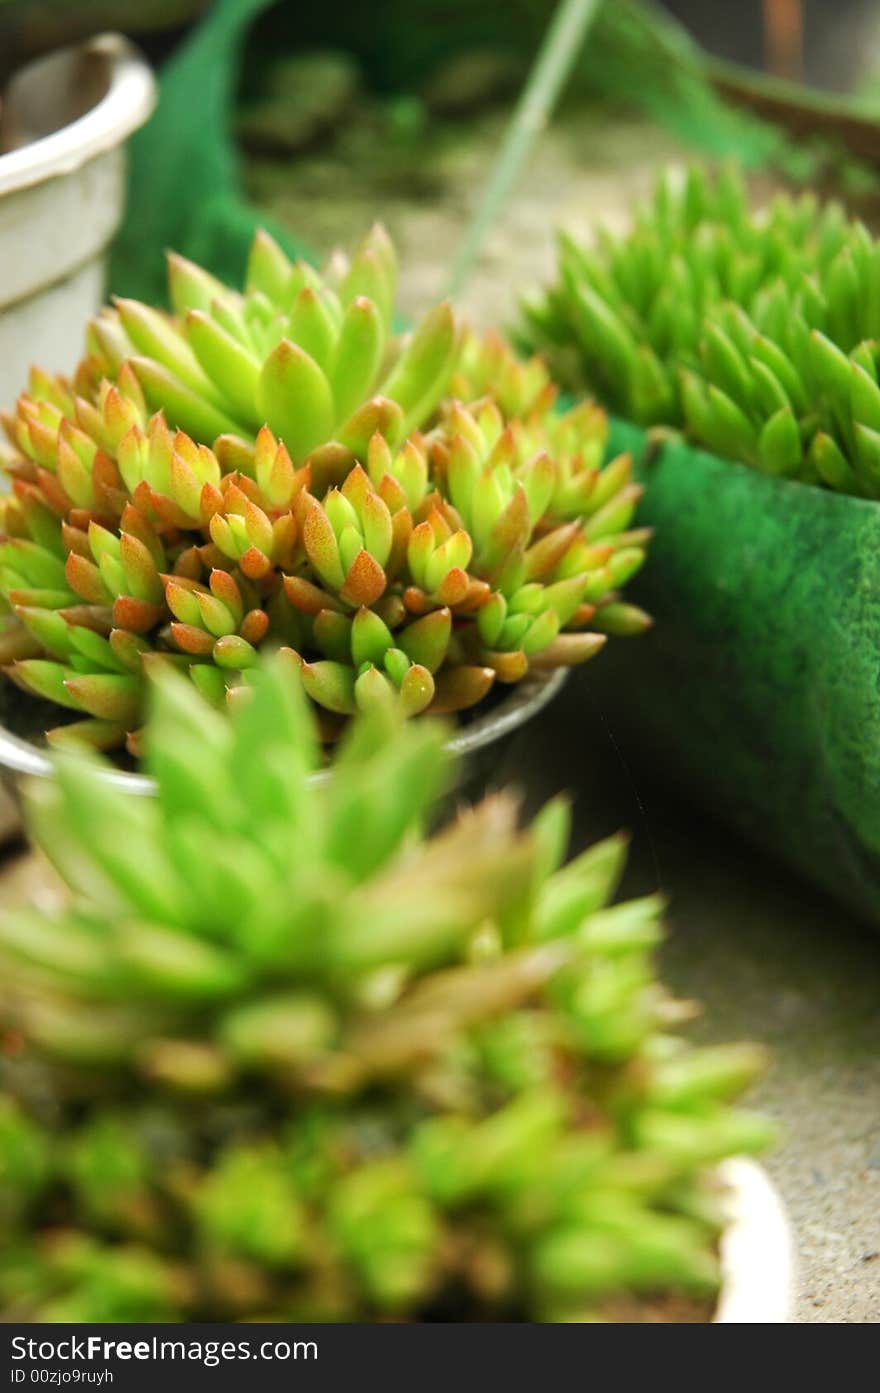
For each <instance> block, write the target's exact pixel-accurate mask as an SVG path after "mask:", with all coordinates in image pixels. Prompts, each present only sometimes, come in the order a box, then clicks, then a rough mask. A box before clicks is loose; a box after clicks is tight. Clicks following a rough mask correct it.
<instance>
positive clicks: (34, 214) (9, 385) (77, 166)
mask: <svg viewBox="0 0 880 1393" xmlns="http://www.w3.org/2000/svg"><path fill="white" fill-rule="evenodd" d="M154 103H155V83H154V80H153V76H152V73H151V72H150V69H149V67H148V66H147V64H146V62H145V61H144V59H143V58H142V57H141V56H140V54H139V53H138V51H137V49H135V48H134V47H133V45H131V44H130V43H128V41H127V40H126V39H123V38H122V37H121V36H119V35H118V34H102V35H100V36H99V37H97V38H94V39H91V40H89V41H88V42H87V43H84V44H80V45H78V46H76V47H73V48H68V49H62V50H60V51H59V52H57V53H53V54H52V55H50V56H49V57H48V58H41V59H39V60H38V61H36V62H34V63H30V64H28V65H27V66H26V67H24V68H22V69H21V70H20V71H19V72H18V73H16V74H15V76H14V77H13V78H12V80H11V82H10V83H9V85H8V86H7V88H6V91H5V93H4V94H3V105H2V109H0V150H2V151H4V153H2V154H0V405H2V406H9V405H10V404H11V403H12V402H14V400H15V398H16V397H17V396H18V394H19V392H20V391H21V390H22V388H23V387H24V386H25V384H26V381H27V373H28V369H29V367H30V365H31V363H34V362H39V363H40V364H41V365H42V366H44V367H45V368H47V369H48V370H50V371H53V372H67V371H69V370H71V369H72V368H73V367H74V366H75V364H76V362H77V359H78V358H79V357H80V356H81V355H82V349H83V330H84V325H85V322H86V320H87V319H88V317H89V316H90V315H91V314H93V313H94V312H95V310H96V309H98V307H99V306H100V304H101V301H102V299H103V295H104V260H105V252H106V248H107V245H108V243H109V242H110V240H111V238H112V237H113V235H114V233H115V231H116V229H117V227H118V226H119V222H120V220H121V217H122V213H123V208H124V202H125V151H124V144H125V141H126V139H127V138H128V136H129V135H131V133H132V131H134V130H136V129H137V128H138V126H140V125H142V124H143V122H144V121H145V120H146V119H147V117H148V116H149V114H150V112H151V111H152V109H153V105H154Z"/></svg>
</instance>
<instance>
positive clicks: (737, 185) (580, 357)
mask: <svg viewBox="0 0 880 1393" xmlns="http://www.w3.org/2000/svg"><path fill="white" fill-rule="evenodd" d="M526 316H527V320H528V328H527V329H526V332H525V338H526V339H527V340H528V341H529V342H530V343H532V344H535V343H537V344H540V345H541V346H542V347H544V348H545V349H546V350H547V351H548V353H549V356H550V359H551V362H552V364H553V366H554V368H555V370H556V371H557V372H558V373H559V374H561V375H562V376H563V377H564V378H566V379H567V381H568V382H569V384H574V383H576V384H577V385H578V386H583V385H584V384H585V383H586V384H588V385H589V386H590V388H591V389H593V390H595V391H596V392H597V394H598V395H599V397H600V398H601V399H602V400H604V401H606V402H607V403H608V405H609V406H610V407H611V408H612V409H613V410H615V411H617V412H619V413H621V414H622V415H624V416H627V417H629V418H630V419H632V420H635V421H637V422H639V423H640V424H642V425H649V426H650V425H664V426H673V427H681V426H683V427H684V428H685V429H686V431H687V433H688V435H689V436H690V437H691V438H692V439H693V440H695V441H696V442H697V443H698V444H700V445H702V446H704V447H706V448H707V449H709V450H712V451H714V452H715V453H717V454H719V455H722V456H724V457H728V458H731V459H735V460H741V461H742V462H744V463H745V464H749V465H752V466H754V467H756V468H758V469H761V470H764V471H765V472H767V473H771V474H777V475H783V476H786V477H790V478H796V479H800V480H802V481H804V482H806V483H813V484H825V485H827V486H828V487H829V488H832V489H836V490H839V491H841V492H845V493H854V494H858V495H860V496H863V497H867V498H880V386H878V364H880V243H878V242H876V241H875V240H874V239H873V238H872V237H871V236H870V234H869V233H868V231H867V229H866V228H865V227H864V225H863V224H862V223H860V222H856V221H853V220H850V219H848V218H847V217H846V216H845V214H844V212H843V210H842V209H841V207H840V206H839V205H838V204H836V203H829V204H827V205H825V206H823V205H821V204H820V203H819V202H818V200H817V199H816V198H815V196H814V195H812V194H805V195H802V196H800V197H798V198H790V197H787V196H780V197H777V198H775V199H773V201H772V202H771V203H770V204H769V206H768V207H767V208H766V209H765V210H764V211H763V213H761V214H753V213H752V212H751V211H750V209H749V205H748V200H747V196H746V191H745V188H744V185H743V183H742V181H741V180H740V178H739V177H738V176H737V174H736V173H735V171H733V170H732V169H725V170H722V171H721V172H720V173H719V174H718V175H717V177H716V178H714V179H710V178H708V177H706V176H705V175H704V174H703V173H702V172H701V171H700V170H698V169H690V170H689V171H688V172H687V174H686V175H685V176H684V177H678V175H677V174H676V173H675V172H669V173H666V174H664V175H663V176H662V177H661V179H660V181H659V183H658V185H657V189H656V191H655V194H654V197H653V199H652V201H651V202H650V203H649V204H648V205H647V206H646V207H644V208H642V209H641V210H639V211H638V212H637V213H636V216H635V219H634V223H633V227H632V230H631V232H630V233H629V234H628V235H627V236H624V237H614V236H612V235H610V234H608V233H602V234H600V235H599V237H598V239H597V242H596V245H595V246H594V247H592V248H589V249H587V248H584V247H580V246H578V245H577V244H576V243H575V242H574V241H572V240H571V239H570V238H569V237H563V238H562V239H561V241H560V279H559V282H558V284H557V285H555V286H554V287H553V288H552V289H551V290H550V291H549V292H548V294H547V295H546V297H545V298H544V299H543V300H541V301H534V302H531V303H529V304H528V305H527V306H526Z"/></svg>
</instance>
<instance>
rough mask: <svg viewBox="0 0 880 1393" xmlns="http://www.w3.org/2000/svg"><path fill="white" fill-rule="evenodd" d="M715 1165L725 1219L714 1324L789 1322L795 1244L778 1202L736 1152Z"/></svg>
mask: <svg viewBox="0 0 880 1393" xmlns="http://www.w3.org/2000/svg"><path fill="white" fill-rule="evenodd" d="M718 1170H719V1176H720V1179H721V1182H722V1184H723V1185H724V1187H725V1190H726V1205H727V1212H728V1216H729V1218H728V1225H727V1228H726V1229H725V1231H724V1234H723V1235H722V1239H721V1267H722V1272H723V1282H722V1287H721V1295H720V1297H719V1300H718V1307H717V1310H716V1312H715V1316H714V1318H713V1319H714V1321H715V1323H716V1324H718V1325H767V1324H773V1325H776V1324H780V1323H785V1322H788V1321H790V1320H792V1319H793V1312H794V1245H793V1242H792V1237H791V1230H790V1229H789V1226H788V1220H787V1218H786V1215H785V1210H784V1209H783V1207H782V1201H781V1200H780V1198H779V1195H778V1194H777V1193H776V1190H775V1188H774V1186H773V1185H772V1183H771V1181H770V1179H769V1177H768V1175H767V1173H766V1171H764V1170H763V1169H762V1168H761V1167H760V1166H758V1165H756V1164H755V1162H754V1161H747V1160H744V1159H742V1158H739V1157H737V1158H735V1159H732V1160H729V1161H724V1162H722V1164H721V1165H720V1166H719V1168H718Z"/></svg>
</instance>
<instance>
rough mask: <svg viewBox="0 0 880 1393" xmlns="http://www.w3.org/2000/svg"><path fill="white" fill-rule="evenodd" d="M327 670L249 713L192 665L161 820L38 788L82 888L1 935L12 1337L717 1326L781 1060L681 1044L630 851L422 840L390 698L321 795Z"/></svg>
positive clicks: (428, 758)
mask: <svg viewBox="0 0 880 1393" xmlns="http://www.w3.org/2000/svg"><path fill="white" fill-rule="evenodd" d="M216 598H219V597H216ZM221 603H222V604H223V605H224V607H226V608H228V609H230V613H233V610H234V606H232V597H231V596H228V597H227V596H224V597H223V598H222V600H221ZM362 613H363V611H357V612H356V616H355V618H354V619H353V620H352V621H351V634H350V636H349V640H350V642H351V643H352V644H355V645H360V644H361V643H362V642H365V643H367V644H368V645H377V642H378V641H377V638H376V633H374V631H373V629H372V627H371V628H370V629H369V630H364V634H363V635H362V634H361V631H360V626H359V620H358V616H359V615H360V614H362ZM433 613H437V611H434V612H433ZM233 617H234V613H233ZM364 635H365V636H364ZM371 653H372V657H373V658H374V659H376V658H378V656H379V654H378V647H377V646H376V647H373V648H371ZM374 670H377V671H378V664H377V665H376V667H375V668H374ZM297 671H298V669H297V666H296V664H295V663H293V662H292V660H291V659H290V658H287V659H283V658H278V659H276V660H275V663H274V664H271V665H265V666H264V667H263V668H261V669H260V671H259V672H258V674H257V676H256V678H255V680H254V682H253V684H252V685H251V686H250V687H249V688H248V689H247V694H246V696H245V697H243V698H242V699H240V700H238V701H236V702H235V704H234V706H233V711H232V714H231V718H230V719H228V720H227V719H222V718H221V717H220V715H219V714H218V713H217V712H216V711H214V710H213V709H212V707H211V705H210V704H209V703H208V702H206V701H205V699H204V698H203V697H202V696H201V695H200V694H199V693H198V692H197V691H196V690H195V689H194V687H193V686H192V684H191V683H188V682H186V681H185V680H184V679H183V678H182V677H181V676H180V675H179V674H176V673H174V672H171V671H168V670H167V669H160V670H159V672H158V677H157V683H156V692H155V702H154V715H153V719H152V720H151V721H150V722H149V723H148V725H147V729H146V733H145V738H144V747H145V759H146V763H147V767H148V769H149V771H150V773H151V774H152V775H153V776H154V778H155V780H156V784H157V796H156V798H153V799H145V798H142V797H139V796H137V795H136V794H133V793H131V792H129V791H127V790H126V789H124V788H123V787H120V785H119V784H118V783H114V782H112V781H110V780H108V779H107V778H106V772H107V770H106V766H105V765H103V764H102V762H101V761H99V759H98V758H97V757H96V756H94V755H90V756H86V755H85V754H84V753H82V752H63V753H62V754H60V755H58V756H56V761H57V762H56V777H55V778H54V779H53V780H51V781H49V780H46V781H42V782H40V783H39V784H38V785H37V786H35V787H34V788H33V789H32V790H31V794H30V814H31V821H32V826H33V829H34V831H35V833H36V835H37V837H38V838H39V840H40V842H41V843H42V845H43V847H44V849H45V851H46V852H47V854H48V855H49V856H50V858H51V859H52V860H53V861H54V863H55V865H56V867H57V868H58V870H59V871H60V872H61V875H62V876H63V878H64V879H65V881H66V882H67V885H68V887H69V890H70V892H71V895H70V898H69V899H68V900H67V901H66V902H64V903H62V904H59V905H57V906H56V907H55V908H51V907H46V906H45V905H43V906H42V907H37V906H34V907H31V908H26V909H22V910H19V911H17V912H13V913H9V912H7V913H5V914H4V916H3V917H2V919H0V968H2V971H0V981H2V984H3V985H2V988H0V1028H2V1030H3V1039H4V1051H3V1055H2V1062H0V1144H2V1154H3V1176H4V1184H3V1187H2V1192H0V1234H2V1239H3V1241H2V1245H0V1253H2V1256H0V1309H2V1312H3V1314H4V1317H5V1318H7V1319H15V1320H19V1321H31V1320H38V1321H39V1320H42V1321H62V1320H63V1321H122V1320H134V1321H152V1320H230V1319H245V1320H249V1319H257V1320H259V1319H272V1320H321V1321H325V1320H349V1321H377V1320H388V1319H392V1320H408V1319H448V1318H450V1317H451V1316H453V1315H454V1316H456V1318H467V1319H480V1320H516V1319H521V1320H525V1319H529V1320H536V1319H537V1320H553V1321H556V1320H595V1319H603V1318H606V1317H608V1316H612V1317H613V1312H614V1309H615V1303H616V1302H619V1301H620V1300H621V1299H624V1300H633V1299H634V1300H636V1301H638V1300H639V1299H640V1298H641V1297H642V1296H643V1295H645V1294H647V1295H649V1296H651V1298H652V1299H653V1298H656V1297H658V1296H659V1297H660V1298H663V1297H665V1296H668V1295H673V1294H674V1295H676V1296H677V1297H681V1296H685V1297H687V1298H690V1299H691V1300H693V1301H694V1302H695V1303H696V1309H697V1310H698V1311H700V1310H704V1309H706V1304H705V1303H710V1302H711V1300H712V1298H713V1295H714V1292H715V1290H716V1288H717V1284H718V1280H719V1274H718V1259H717V1236H718V1231H719V1226H720V1225H721V1223H722V1221H723V1212H724V1211H723V1205H722V1203H721V1201H722V1198H723V1197H722V1195H721V1193H720V1192H719V1189H718V1185H717V1182H716V1181H715V1179H714V1170H713V1167H714V1165H715V1162H716V1161H717V1160H718V1159H720V1158H721V1157H723V1156H726V1155H728V1154H731V1153H739V1152H742V1151H749V1150H753V1149H756V1148H758V1147H760V1146H762V1145H764V1144H765V1142H766V1141H767V1139H768V1136H769V1130H768V1127H767V1125H766V1123H764V1122H763V1121H762V1120H761V1119H760V1118H757V1117H755V1116H754V1115H753V1114H752V1113H750V1112H748V1111H745V1110H743V1109H742V1108H741V1107H739V1106H734V1105H733V1099H734V1098H735V1097H736V1095H738V1094H739V1093H740V1091H741V1090H742V1089H743V1087H744V1086H745V1085H746V1084H747V1083H748V1081H749V1080H750V1079H751V1078H752V1077H753V1075H754V1073H755V1071H756V1069H757V1068H758V1067H759V1066H760V1063H761V1052H760V1051H757V1050H755V1049H754V1048H753V1047H750V1046H716V1047H711V1048H699V1049H695V1048H692V1047H691V1046H688V1045H686V1044H685V1043H684V1041H683V1040H682V1039H680V1038H679V1037H678V1035H677V1034H675V1033H674V1032H675V1030H676V1028H677V1025H678V1024H679V1023H680V1022H681V1021H682V1020H684V1019H685V1018H686V1016H687V1015H688V1012H689V1008H688V1007H685V1006H682V1005H681V1004H679V1003H676V1002H674V1001H672V1000H671V999H670V998H669V997H668V996H667V995H666V994H665V992H664V991H663V990H662V988H661V987H660V985H659V983H658V982H657V980H656V978H655V975H654V969H653V963H652V954H653V950H654V948H655V946H656V944H657V941H658V938H659V935H660V926H659V912H660V904H659V902H658V900H657V898H656V897H650V898H648V899H643V900H636V901H632V902H630V903H626V904H621V905H618V906H615V907H611V906H610V900H611V898H612V897H613V894H614V890H615V887H616V885H617V882H618V879H619V876H620V874H621V871H622V868H623V862H624V859H625V845H624V843H623V841H622V840H621V839H620V838H613V839H611V840H610V841H607V842H604V843H601V844H600V845H598V846H596V847H593V848H591V849H590V850H588V851H586V852H583V853H582V854H580V855H579V856H577V857H575V859H574V860H572V861H571V862H569V863H568V864H567V865H564V864H563V861H564V857H565V850H566V844H567V840H568V812H567V809H566V807H565V805H564V803H562V802H556V803H553V804H551V805H549V806H548V807H547V808H545V810H544V811H543V812H542V813H541V814H540V815H539V817H538V819H537V820H536V821H535V823H534V824H533V825H532V827H531V828H530V829H525V830H523V829H520V828H519V827H518V825H517V817H516V805H515V801H514V800H512V799H511V798H509V797H507V796H505V795H496V796H495V797H493V798H491V799H489V800H488V801H487V802H485V803H484V804H482V805H480V806H479V807H477V808H475V809H473V810H472V811H470V812H468V813H466V814H464V815H463V816H462V817H461V818H460V819H459V820H458V821H457V822H454V823H453V824H452V825H450V826H448V827H446V828H445V829H444V830H441V831H439V832H436V833H434V834H433V835H432V836H430V837H426V836H425V834H424V831H423V830H422V829H423V828H424V825H425V822H426V814H427V812H428V810H429V808H430V805H431V800H432V798H433V797H434V796H435V794H436V792H437V790H438V789H439V788H441V787H442V786H443V783H444V781H445V780H446V778H447V777H448V770H447V760H446V756H445V755H444V751H443V742H444V734H445V732H444V730H443V728H442V727H439V728H438V727H437V725H436V724H435V723H433V722H408V723H405V724H401V723H400V719H399V713H398V712H396V711H395V709H394V708H393V707H392V706H390V705H389V704H387V703H384V702H381V701H379V702H375V703H370V704H369V710H368V711H367V712H366V713H365V714H362V715H360V716H358V717H357V718H356V720H355V721H354V722H353V723H352V724H351V726H350V727H349V730H348V732H347V733H346V736H345V738H344V741H343V744H342V746H341V748H340V752H339V757H338V764H337V771H336V776H335V777H334V778H333V779H331V780H329V781H324V782H323V783H321V784H319V785H318V786H315V785H314V784H313V783H311V782H310V779H311V776H312V774H313V773H314V772H315V771H316V770H317V769H318V767H319V765H320V757H321V755H320V745H319V741H318V737H317V732H316V730H315V726H314V720H313V715H312V710H313V708H312V705H311V703H310V702H309V700H308V698H307V697H306V694H305V690H304V688H305V683H304V682H302V683H301V682H300V680H299V679H298V677H297Z"/></svg>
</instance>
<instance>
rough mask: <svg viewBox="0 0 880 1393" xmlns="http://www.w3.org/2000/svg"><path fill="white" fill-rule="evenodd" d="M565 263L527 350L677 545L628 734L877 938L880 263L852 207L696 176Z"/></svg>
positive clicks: (653, 580)
mask: <svg viewBox="0 0 880 1393" xmlns="http://www.w3.org/2000/svg"><path fill="white" fill-rule="evenodd" d="M560 266H561V275H560V280H559V282H558V283H557V285H556V286H554V287H553V289H552V290H551V291H550V293H549V295H548V296H547V297H546V299H544V300H543V301H542V302H536V303H535V304H533V305H531V306H530V307H529V309H528V317H529V323H530V326H531V328H530V331H529V337H530V338H531V339H532V340H533V341H535V340H539V341H541V342H542V343H544V344H545V345H547V346H549V347H550V350H551V354H552V356H553V361H554V366H555V369H556V371H557V373H566V374H568V376H567V380H568V381H569V382H570V383H572V382H577V383H579V384H581V385H584V384H585V383H588V384H590V385H591V386H592V387H593V389H594V390H595V391H596V392H597V394H598V395H599V396H600V398H601V399H602V400H603V401H605V402H606V403H607V404H608V405H609V406H610V407H611V408H612V409H613V410H614V411H615V412H616V413H618V415H617V418H616V420H615V424H614V426H613V428H612V432H611V446H612V448H613V449H620V448H627V449H631V450H633V451H634V453H635V454H636V456H637V457H638V461H639V477H640V479H641V481H642V482H643V483H644V484H645V485H646V499H645V504H644V514H643V516H644V518H645V521H646V522H648V523H649V524H652V525H653V526H655V527H656V530H657V540H656V547H655V549H654V552H653V557H654V564H653V566H652V567H651V568H650V573H649V574H648V575H647V576H646V577H645V580H644V586H643V589H642V591H641V598H642V599H643V600H644V601H645V602H647V603H650V605H651V608H652V612H654V613H655V614H656V616H657V618H658V621H660V622H659V625H658V627H659V628H660V630H661V631H662V640H661V641H660V642H657V643H648V644H646V645H643V646H642V652H641V654H640V659H641V661H640V666H639V685H638V709H637V711H636V710H635V707H634V704H633V702H632V701H630V700H629V699H628V698H627V696H626V691H627V683H626V680H625V677H624V676H623V675H622V673H621V671H620V668H619V665H617V664H615V665H614V668H615V670H614V671H613V672H609V674H608V676H609V679H610V680H612V681H613V682H614V684H615V686H614V691H615V703H616V708H617V710H618V711H619V713H620V731H621V733H622V734H625V735H626V736H627V737H628V738H629V737H630V736H631V738H632V739H633V740H634V741H636V742H640V743H641V744H642V745H643V746H644V747H647V748H649V749H650V750H651V751H652V752H653V754H654V755H655V756H656V757H657V758H658V760H659V761H661V762H662V763H663V764H664V766H665V768H666V770H667V774H668V776H669V777H672V778H673V779H676V780H679V781H681V782H682V783H683V784H684V785H685V786H686V787H687V788H689V789H690V790H692V791H697V792H698V794H699V796H700V797H702V798H703V799H704V800H705V801H707V802H708V803H709V804H710V806H711V807H712V808H713V809H715V810H717V812H718V813H719V814H720V815H721V816H723V817H725V818H727V819H729V820H730V821H732V822H733V823H735V825H736V826H737V827H738V828H739V829H740V830H742V831H744V832H746V833H747V834H748V835H750V836H752V837H754V838H756V839H757V840H758V841H759V842H760V843H761V845H763V846H764V847H766V848H768V849H772V850H774V851H776V852H777V853H779V854H781V855H782V856H784V857H785V859H787V860H788V861H789V862H791V863H792V864H793V865H794V866H796V867H797V868H798V869H799V870H800V871H802V872H803V873H804V874H806V875H808V876H809V877H811V878H812V879H814V880H817V881H819V882H820V883H821V884H822V885H823V886H824V887H825V888H826V889H828V890H830V891H831V893H833V894H835V895H838V896H839V897H840V898H842V899H843V900H845V901H846V902H847V903H848V904H849V905H850V906H851V907H853V908H854V909H856V910H857V911H858V912H859V913H861V914H863V915H866V916H867V917H869V918H871V919H872V920H874V921H876V920H877V917H878V913H880V881H878V876H877V854H878V851H880V800H878V797H877V789H878V786H880V783H878V780H880V766H878V758H880V756H878V750H880V739H878V735H880V696H878V687H877V681H876V669H877V661H876V654H877V651H878V640H880V611H878V607H877V602H876V595H877V593H878V581H880V576H878V570H877V568H878V556H880V550H878V545H877V542H878V536H880V531H878V529H880V511H878V507H877V500H878V497H880V483H878V481H880V469H878V463H880V449H878V443H880V434H878V430H880V409H878V408H880V388H878V385H877V376H878V374H877V361H878V342H877V339H878V336H880V299H878V292H877V287H878V285H880V248H878V245H877V243H876V242H875V241H874V240H873V239H872V238H871V237H870V235H869V234H868V232H867V231H866V229H865V228H864V227H863V226H862V225H861V224H860V223H857V222H852V221H850V220H848V219H847V217H846V216H845V214H844V213H843V211H842V210H841V208H840V207H839V206H837V205H836V204H829V205H827V206H822V205H821V204H820V203H819V202H818V201H817V200H816V199H815V198H814V197H812V196H811V195H809V194H808V195H804V196H801V197H799V198H797V199H792V198H788V197H780V198H777V199H775V200H774V201H773V202H772V203H771V204H770V205H769V207H768V208H766V209H765V210H764V211H763V213H761V214H758V215H755V214H753V213H752V212H751V211H750V210H749V207H748V202H747V199H746V195H745V192H744V190H743V187H742V185H741V184H740V182H739V180H738V178H737V177H736V176H735V174H734V173H733V172H732V171H722V172H721V173H720V174H719V175H718V176H717V178H715V179H714V180H710V179H707V178H706V177H705V176H704V175H703V174H701V173H700V172H699V171H696V170H692V171H690V172H688V173H687V174H686V175H684V176H683V177H679V176H677V175H676V174H675V173H671V174H669V175H667V176H665V177H664V178H663V179H662V180H661V182H660V184H659V185H658V189H657V192H656V194H655V196H654V199H653V201H652V203H651V204H650V205H649V206H648V207H646V208H645V209H643V210H641V211H640V212H639V213H637V215H636V218H635V220H634V224H633V228H632V231H631V232H630V233H629V235H628V236H625V237H623V238H613V237H610V236H606V235H601V236H600V237H599V239H598V242H597V244H596V246H595V247H594V248H592V249H586V248H582V247H579V246H577V245H576V244H575V243H574V242H572V241H569V240H568V239H564V240H563V243H562V250H561V262H560ZM601 686H602V684H601V681H600V682H599V684H598V690H600V691H601ZM621 693H623V695H622V696H621ZM771 767H772V778H768V769H769V768H771Z"/></svg>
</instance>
